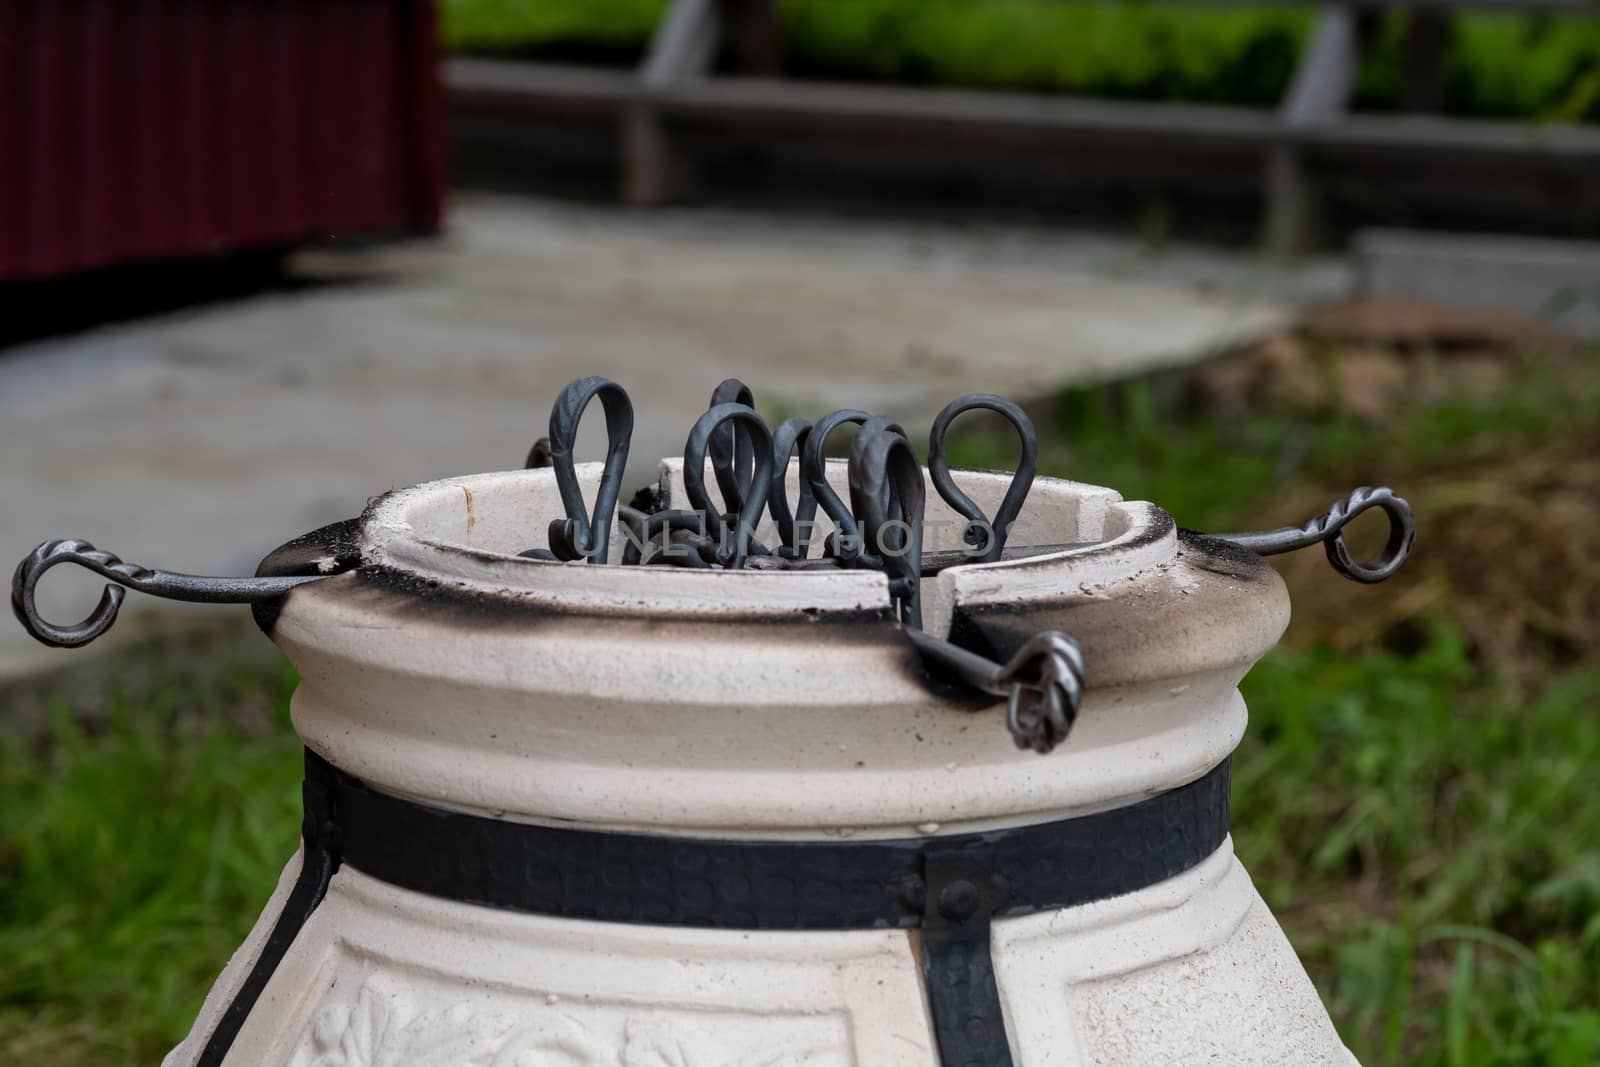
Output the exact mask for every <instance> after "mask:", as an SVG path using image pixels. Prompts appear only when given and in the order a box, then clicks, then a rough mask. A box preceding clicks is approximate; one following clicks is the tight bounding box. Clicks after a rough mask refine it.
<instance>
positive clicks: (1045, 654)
mask: <svg viewBox="0 0 1600 1067" xmlns="http://www.w3.org/2000/svg"><path fill="white" fill-rule="evenodd" d="M1000 678H1001V680H1002V681H1004V682H1006V683H1008V684H1009V685H1010V694H1009V697H1008V700H1007V703H1006V727H1007V728H1008V729H1009V730H1010V731H1011V738H1012V740H1014V741H1015V742H1016V744H1017V747H1018V748H1027V749H1032V750H1033V751H1035V752H1039V753H1045V752H1049V751H1050V750H1051V749H1053V748H1055V747H1056V746H1057V745H1059V744H1060V743H1061V742H1063V741H1065V740H1066V739H1067V735H1068V734H1069V733H1071V732H1072V726H1073V723H1074V722H1076V721H1077V718H1078V708H1079V706H1080V705H1081V704H1082V702H1083V693H1084V688H1085V687H1084V669H1083V650H1082V649H1081V648H1080V647H1079V646H1078V642H1076V641H1074V640H1073V639H1072V638H1071V637H1069V636H1067V635H1066V634H1064V633H1062V632H1060V631H1059V630H1045V631H1044V632H1042V633H1038V634H1035V635H1034V636H1032V637H1030V638H1029V639H1028V640H1027V641H1025V642H1024V643H1023V645H1022V647H1021V648H1019V649H1018V650H1017V652H1016V654H1015V655H1013V656H1012V657H1011V659H1010V661H1009V662H1007V663H1006V665H1005V667H1004V668H1002V669H1001V672H1000Z"/></svg>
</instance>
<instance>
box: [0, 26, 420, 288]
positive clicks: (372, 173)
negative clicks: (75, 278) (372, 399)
mask: <svg viewBox="0 0 1600 1067" xmlns="http://www.w3.org/2000/svg"><path fill="white" fill-rule="evenodd" d="M437 60H438V45H437V36H436V25H435V12H434V6H433V3H432V0H0V278H27V277H35V278H36V277H44V276H48V275H54V274H62V273H65V272H69V271H76V270H83V269H86V268H93V267H101V266H109V265H112V264H117V263H125V262H129V261H135V260H147V259H157V258H159V259H170V258H177V257H189V256H194V255H210V254H215V253H220V252H224V251H229V250H233V249H242V248H248V247H260V246H270V245H279V246H282V245H291V244H299V243H305V242H308V241H312V240H321V239H327V238H331V237H342V236H347V235H353V234H363V233H379V232H383V233H392V232H403V231H411V232H432V231H434V230H436V229H437V228H438V225H439V216H440V206H441V199H442V187H443V150H444V148H443V135H442V129H441V124H442V114H443V108H442V101H441V96H440V89H439V79H438V62H437Z"/></svg>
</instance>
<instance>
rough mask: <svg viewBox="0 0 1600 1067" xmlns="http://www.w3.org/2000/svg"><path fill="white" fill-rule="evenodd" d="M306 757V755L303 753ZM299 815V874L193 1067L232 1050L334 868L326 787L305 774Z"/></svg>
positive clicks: (335, 839)
mask: <svg viewBox="0 0 1600 1067" xmlns="http://www.w3.org/2000/svg"><path fill="white" fill-rule="evenodd" d="M308 755H309V754H308ZM300 792H301V796H302V798H303V804H304V807H305V814H304V815H303V816H302V817H301V820H300V837H301V840H302V841H303V843H304V845H305V847H304V849H303V850H302V854H301V863H300V874H299V876H298V877H296V878H295V883H294V887H293V888H292V889H290V890H289V897H288V899H287V900H285V901H284V902H283V911H281V912H279V913H278V918H277V921H276V922H274V923H273V924H272V932H271V933H269V934H268V935H267V939H266V940H265V941H264V942H262V944H261V951H260V952H259V953H257V954H256V959H255V962H254V963H253V964H251V966H250V971H249V973H248V974H246V975H245V976H244V981H242V982H240V983H239V988H238V990H237V991H236V992H235V993H234V994H233V999H232V1000H231V1001H229V1002H228V1006H227V1007H226V1008H224V1009H223V1011H222V1014H221V1015H220V1016H219V1017H218V1018H217V1025H216V1027H215V1028H214V1029H213V1030H212V1031H211V1036H210V1037H209V1038H208V1039H207V1040H206V1047H205V1048H204V1049H202V1050H201V1051H200V1056H199V1058H198V1059H196V1060H195V1061H194V1062H195V1067H220V1064H221V1063H222V1061H223V1060H225V1059H227V1058H228V1051H229V1050H230V1049H232V1048H233V1041H234V1038H236V1037H238V1036H239V1028H240V1027H241V1026H243V1025H244V1021H245V1020H246V1019H247V1018H249V1017H250V1012H251V1009H253V1008H254V1007H255V1006H256V1001H257V1000H258V999H259V998H260V996H261V991H262V990H263V989H265V988H266V985H267V980H268V979H270V978H271V977H272V974H273V972H274V971H276V970H277V969H278V964H279V963H282V962H283V957H284V955H285V954H286V953H288V951H289V946H290V945H292V944H294V939H295V938H296V937H298V936H299V935H300V928H301V927H303V926H305V924H306V920H307V919H309V918H311V913H312V912H314V911H316V910H317V905H319V904H321V903H322V898H323V897H324V896H326V895H327V893H328V883H329V882H331V881H332V880H333V876H334V873H335V872H336V871H338V869H339V828H338V826H336V825H335V824H334V823H333V821H332V819H331V818H330V817H329V816H330V813H331V806H330V804H329V798H328V790H327V787H326V786H325V785H324V784H323V783H321V782H319V781H314V780H312V778H311V777H310V776H309V775H308V776H307V777H306V781H305V783H304V785H303V786H302V787H301V791H300Z"/></svg>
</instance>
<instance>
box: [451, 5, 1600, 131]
mask: <svg viewBox="0 0 1600 1067" xmlns="http://www.w3.org/2000/svg"><path fill="white" fill-rule="evenodd" d="M666 6H667V5H666V0H444V4H443V19H444V37H445V40H446V42H447V44H448V45H449V46H451V47H454V48H457V49H464V50H473V51H521V52H524V53H532V54H540V53H543V54H546V55H553V56H556V57H560V58H581V59H586V60H587V59H595V58H601V59H603V60H607V61H610V62H620V63H628V62H634V61H636V60H637V57H638V55H640V54H642V52H643V50H644V47H645V45H646V43H647V42H648V40H649V38H650V34H651V31H652V30H653V28H654V26H655V24H656V22H657V20H658V19H659V17H660V14H661V12H662V11H663V10H664V9H665V8H666ZM778 15H779V21H780V25H781V28H782V32H783V37H784V46H785V54H786V60H787V62H788V65H789V68H790V72H791V73H793V74H797V75H800V76H812V77H826V78H837V79H842V80H855V81H891V82H909V83H914V84H943V85H961V86H970V87H974V88H985V89H1015V90H1024V91H1040V92H1070V93H1085V94H1093V95H1098V96H1110V97H1123V98H1130V99H1154V100H1188V101H1196V102H1209V103H1226V104H1241V105H1251V106H1258V107H1270V106H1273V105H1275V104H1277V103H1278V101H1280V100H1281V99H1282V98H1283V93H1284V89H1285V87H1286V86H1287V85H1288V83H1289V79H1290V78H1291V77H1292V75H1293V72H1294V68H1295V64H1296V63H1297V62H1298V59H1299V55H1300V52H1301V50H1302V49H1303V48H1304V47H1305V42H1306V39H1307V37H1308V34H1309V31H1310V28H1311V26H1312V25H1313V24H1314V21H1315V18H1316V12H1315V10H1314V8H1313V7H1311V6H1306V7H1296V6H1286V5H1257V6H1251V5H1249V4H1243V5H1227V4H1215V5H1212V4H1204V5H1194V4H1183V3H1149V2H1145V0H778ZM1405 26H1406V20H1405V18H1404V16H1392V17H1389V18H1386V19H1385V20H1384V21H1383V22H1382V24H1381V25H1380V26H1379V28H1378V30H1377V32H1376V34H1375V35H1374V40H1373V43H1372V46H1371V47H1370V48H1369V49H1367V50H1366V52H1365V53H1364V55H1363V62H1362V65H1361V69H1360V71H1359V74H1358V77H1357V83H1356V87H1355V103H1356V106H1357V107H1358V108H1361V109H1363V110H1392V109H1394V108H1396V107H1397V106H1398V104H1399V100H1400V96H1401V90H1402V85H1403V82H1404V72H1405V68H1406V62H1405V48H1404V31H1405ZM1444 108H1445V110H1446V111H1448V112H1451V113H1457V114H1463V115H1478V116H1501V117H1535V118H1540V119H1579V118H1586V119H1588V120H1590V121H1597V120H1600V20H1597V19H1595V18H1593V17H1585V16H1581V15H1578V16H1573V15H1566V16H1558V15H1551V14H1542V15H1516V14H1505V13H1493V12H1489V13H1483V12H1478V13H1472V14H1467V15H1464V16H1462V17H1460V18H1459V19H1458V20H1457V21H1456V23H1455V26H1454V30H1453V32H1452V34H1451V37H1450V40H1449V44H1448V47H1447V50H1446V53H1445V59H1444Z"/></svg>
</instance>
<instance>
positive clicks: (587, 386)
mask: <svg viewBox="0 0 1600 1067" xmlns="http://www.w3.org/2000/svg"><path fill="white" fill-rule="evenodd" d="M597 395H598V396H599V397H600V403H601V406H602V407H603V408H604V409H605V413H606V462H605V469H604V471H603V472H602V473H601V475H600V488H599V491H598V492H597V493H596V494H595V500H594V515H593V517H592V518H591V517H590V515H589V514H588V511H587V510H586V508H585V506H584V501H583V489H582V487H581V486H580V485H579V484H578V472H577V469H576V467H575V466H574V464H573V459H572V450H573V447H574V444H575V442H576V441H577V438H578V424H579V423H580V422H581V421H582V420H583V412H584V409H585V408H586V407H588V406H589V401H590V400H592V399H594V397H595V396H597ZM632 437H633V403H632V401H630V400H629V399H628V394H627V392H626V391H624V390H623V388H622V386H620V385H618V384H617V383H616V382H613V381H610V380H609V379H606V378H601V377H599V376H598V375H591V376H590V377H588V378H579V379H578V380H577V381H575V382H572V383H571V384H569V385H568V386H567V387H566V388H565V389H563V390H561V394H560V395H559V396H557V397H556V402H555V404H554V405H553V406H552V407H551V408H550V465H551V466H552V467H554V468H555V472H556V487H557V488H558V489H559V490H560V492H561V506H562V508H563V509H565V511H566V513H567V517H566V518H564V519H555V520H553V521H552V522H551V523H550V531H549V538H550V551H551V552H553V553H554V554H555V555H556V557H557V558H558V559H562V560H566V561H571V560H576V559H587V560H588V561H589V562H590V563H604V562H606V556H607V554H608V553H609V552H610V547H611V545H610V542H611V520H612V517H613V516H614V515H615V514H616V510H617V497H618V495H619V494H620V493H621V490H622V473H623V470H624V468H625V467H627V465H628V443H629V441H630V440H631V439H632ZM530 458H531V457H530Z"/></svg>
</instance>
